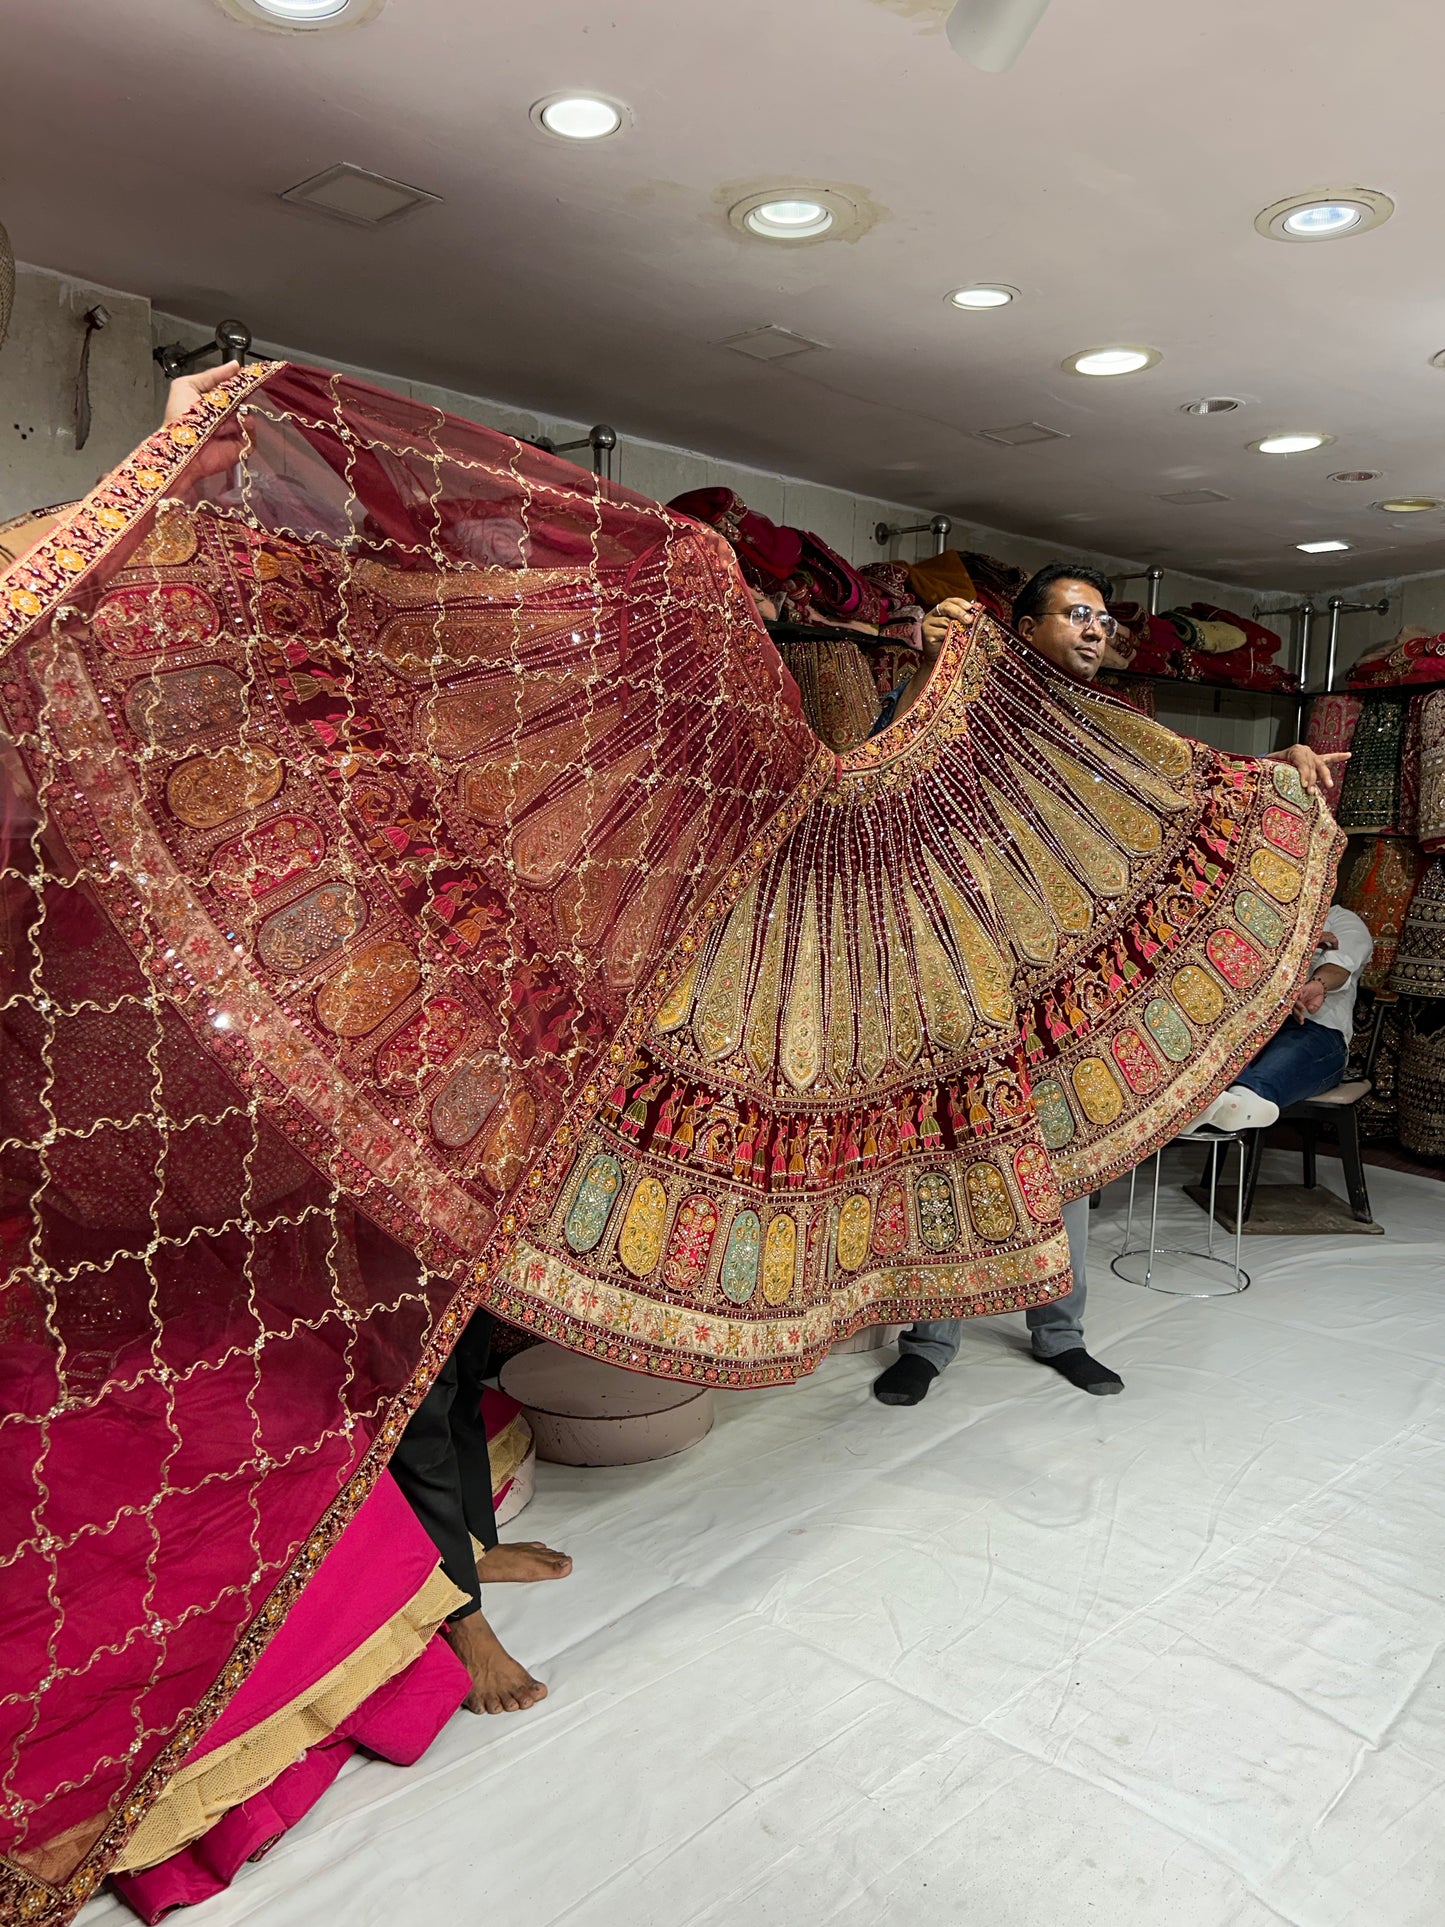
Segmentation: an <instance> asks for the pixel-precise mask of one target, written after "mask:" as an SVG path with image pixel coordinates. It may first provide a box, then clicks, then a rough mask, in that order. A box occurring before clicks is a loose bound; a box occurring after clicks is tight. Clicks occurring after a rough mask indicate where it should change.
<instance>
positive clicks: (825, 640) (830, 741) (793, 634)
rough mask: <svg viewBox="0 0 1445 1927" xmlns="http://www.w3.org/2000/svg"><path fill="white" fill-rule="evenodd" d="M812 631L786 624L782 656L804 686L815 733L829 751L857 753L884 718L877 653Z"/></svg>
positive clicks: (801, 693)
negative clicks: (875, 660) (876, 669)
mask: <svg viewBox="0 0 1445 1927" xmlns="http://www.w3.org/2000/svg"><path fill="white" fill-rule="evenodd" d="M808 626H810V625H805V624H802V623H797V624H793V623H789V624H785V625H780V626H779V629H778V631H777V632H776V633H775V636H774V640H775V641H776V643H777V648H778V654H779V655H780V656H781V657H782V659H783V661H784V663H785V664H786V666H787V668H788V671H789V673H790V674H791V676H792V678H793V680H794V681H795V682H796V683H797V685H798V694H799V696H800V697H801V699H802V704H803V714H804V716H806V717H807V719H808V722H809V724H810V726H811V727H812V729H813V730H814V731H815V732H816V733H817V734H818V735H819V736H821V737H822V739H823V741H824V742H825V743H826V744H827V745H828V747H829V749H836V750H844V749H852V748H854V747H855V746H856V745H857V744H858V743H861V742H864V741H866V740H867V738H868V736H869V734H870V733H871V731H872V728H873V724H874V722H875V720H876V719H877V716H878V706H879V700H880V691H879V688H878V681H877V679H876V677H875V675H874V672H873V668H872V666H871V663H870V659H869V658H870V656H871V654H872V652H871V651H869V652H868V653H866V654H865V652H864V650H863V649H862V648H861V647H860V646H859V644H858V643H856V642H854V641H853V640H852V639H851V638H850V637H848V636H842V635H838V634H836V633H834V632H829V631H824V632H823V633H822V634H821V635H817V636H810V635H809V634H807V628H808ZM914 661H915V663H916V662H917V657H916V656H915V657H914ZM910 673H911V672H910ZM890 687H892V685H890Z"/></svg>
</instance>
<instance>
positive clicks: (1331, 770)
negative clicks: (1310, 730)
mask: <svg viewBox="0 0 1445 1927" xmlns="http://www.w3.org/2000/svg"><path fill="white" fill-rule="evenodd" d="M1265 760H1266V761H1267V762H1271V763H1288V764H1289V765H1290V766H1291V767H1292V768H1293V769H1297V770H1298V771H1299V774H1300V781H1301V782H1302V783H1303V784H1304V786H1305V788H1306V789H1307V790H1308V791H1309V792H1310V794H1311V796H1319V797H1322V798H1324V800H1325V801H1326V802H1328V801H1329V796H1330V792H1331V790H1333V789H1334V788H1335V786H1336V785H1337V784H1338V783H1339V780H1340V778H1341V777H1342V776H1343V775H1344V773H1345V769H1344V766H1345V764H1346V763H1348V762H1349V760H1350V752H1349V751H1348V750H1347V749H1339V750H1331V751H1330V753H1329V755H1327V756H1321V755H1320V754H1319V752H1318V751H1317V750H1313V749H1311V748H1310V746H1309V744H1308V743H1292V744H1291V745H1290V747H1289V748H1288V749H1282V750H1280V751H1279V753H1278V754H1277V755H1275V756H1271V757H1267V758H1266V759H1265Z"/></svg>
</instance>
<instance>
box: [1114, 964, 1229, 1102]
mask: <svg viewBox="0 0 1445 1927" xmlns="http://www.w3.org/2000/svg"><path fill="white" fill-rule="evenodd" d="M1181 974H1182V973H1181ZM1205 982H1206V984H1208V979H1207V978H1206V979H1205ZM1209 988H1210V989H1213V988H1214V986H1213V985H1209ZM1178 994H1179V987H1178V979H1177V978H1176V979H1175V995H1176V996H1177V995H1178ZM1180 1001H1181V1002H1182V1001H1183V999H1182V998H1181V999H1180ZM1144 1027H1145V1029H1146V1030H1147V1031H1148V1032H1149V1035H1150V1036H1151V1037H1152V1038H1153V1039H1154V1041H1155V1043H1156V1044H1157V1045H1158V1046H1159V1048H1160V1050H1162V1051H1163V1053H1164V1055H1165V1056H1166V1057H1167V1058H1168V1059H1169V1061H1170V1063H1171V1064H1182V1063H1183V1062H1184V1060H1185V1059H1186V1058H1187V1057H1188V1056H1189V1054H1190V1052H1191V1051H1192V1050H1193V1049H1194V1039H1193V1037H1192V1036H1191V1035H1190V1031H1189V1026H1188V1024H1186V1023H1185V1021H1184V1019H1183V1018H1182V1017H1181V1016H1180V1015H1179V1012H1178V1011H1177V1010H1176V1009H1175V1008H1174V1006H1173V1004H1171V1003H1170V1001H1169V999H1168V998H1167V997H1151V998H1150V1000H1149V1002H1148V1003H1147V1004H1146V1005H1145V1006H1144ZM1125 1075H1126V1076H1127V1075H1128V1073H1127V1071H1126V1073H1125Z"/></svg>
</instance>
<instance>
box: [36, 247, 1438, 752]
mask: <svg viewBox="0 0 1445 1927" xmlns="http://www.w3.org/2000/svg"><path fill="white" fill-rule="evenodd" d="M97 302H100V303H102V304H103V305H104V306H105V308H106V309H107V310H108V312H109V314H110V322H109V325H108V326H107V327H106V328H105V329H103V330H102V331H101V332H100V333H99V334H97V335H96V336H95V338H94V340H93V343H92V348H91V368H90V392H91V401H92V410H93V426H92V430H91V434H90V439H89V441H88V443H87V445H86V447H85V448H84V449H82V450H77V449H76V447H75V434H74V393H75V375H76V367H77V364H78V361H79V355H80V345H81V341H82V339H83V335H84V326H83V317H84V315H85V312H86V310H87V309H88V308H90V307H92V306H94V305H95V304H96V303H97ZM208 335H209V330H207V329H206V328H204V327H200V326H198V325H197V324H195V323H193V322H189V321H185V320H183V319H180V318H179V317H177V316H174V315H168V314H165V313H164V312H162V311H160V310H154V311H153V310H152V307H151V304H150V302H149V301H148V300H147V299H146V298H145V297H144V296H142V295H137V294H131V293H127V292H124V291H120V290H116V289H109V288H100V287H97V286H95V285H93V284H91V283H88V282H86V281H83V280H80V279H77V278H73V277H68V276H64V275H59V274H54V273H51V272H50V271H48V270H45V269H39V268H33V267H29V266H26V265H23V264H22V265H20V266H18V268H17V276H16V301H15V310H14V315H13V318H12V321H11V327H10V333H9V336H8V338H7V339H6V341H5V343H4V345H3V347H0V443H3V445H4V448H5V460H4V462H3V464H0V518H3V517H4V516H6V515H12V514H18V513H19V512H20V511H22V510H23V509H27V508H31V507H37V506H40V505H43V504H46V503H50V502H56V501H64V500H67V499H70V498H72V497H74V496H77V495H80V494H83V493H84V492H85V491H86V490H87V489H89V488H90V487H92V486H93V485H94V483H95V482H96V480H97V479H98V478H99V477H100V476H101V475H102V474H103V473H104V472H105V471H106V470H107V469H108V468H109V467H111V466H112V465H113V464H114V463H115V462H117V461H119V460H120V459H121V458H122V457H123V456H124V455H126V454H127V453H128V452H129V451H130V450H131V449H132V448H133V447H134V446H135V445H136V443H137V442H139V441H140V440H142V439H143V437H144V436H145V435H147V434H148V433H149V432H150V431H151V429H152V428H153V427H154V426H155V424H156V422H157V421H158V420H159V418H160V410H161V406H162V402H163V397H164V388H165V383H164V379H163V377H162V376H161V374H160V371H159V369H158V368H157V367H156V365H155V363H154V362H153V360H152V359H151V349H152V347H153V345H155V344H156V343H158V342H161V341H176V340H179V341H182V342H184V343H185V344H186V345H187V346H192V345H197V344H199V343H200V342H201V341H203V340H205V339H207V338H208ZM256 348H257V352H258V353H264V354H266V355H276V356H281V357H287V358H292V359H296V360H300V361H306V362H311V363H322V364H324V365H327V366H334V367H337V368H340V369H342V370H343V371H344V372H347V373H351V374H355V375H358V376H360V377H361V378H363V379H365V380H368V381H373V382H376V383H377V384H378V385H379V386H381V387H385V388H390V389H393V390H396V391H398V392H400V393H403V394H408V395H411V396H412V397H413V398H415V399H416V400H418V401H424V402H429V403H431V404H433V405H434V406H436V407H438V408H442V409H445V410H447V411H448V412H449V413H452V414H457V415H460V416H463V417H464V418H466V419H468V420H472V421H477V422H482V423H484V424H486V425H487V426H488V427H493V428H497V429H501V430H503V431H505V432H506V433H508V434H514V435H524V436H536V435H550V436H551V437H552V438H553V439H554V440H556V441H569V440H573V439H575V438H576V437H578V436H580V435H583V434H585V433H586V431H587V429H588V427H590V425H591V424H590V422H576V421H570V420H563V419H560V418H558V417H556V416H552V415H548V414H546V413H544V412H540V411H537V410H531V409H527V408H524V407H519V406H517V405H515V404H513V403H508V402H501V401H496V400H493V399H490V398H487V397H484V396H479V395H472V394H466V393H463V392H461V391H458V390H455V389H449V388H439V387H436V386H434V385H432V384H430V383H427V382H421V381H414V380H412V379H411V378H410V377H409V376H408V375H407V373H406V371H405V370H404V369H392V370H377V369H366V368H356V367H353V366H351V365H349V364H346V363H340V362H335V361H333V360H332V359H331V358H330V357H328V356H327V355H326V354H325V352H324V349H321V348H317V347H312V348H309V349H302V350H296V349H293V348H290V347H289V346H287V345H285V344H279V343H273V342H268V341H264V340H258V342H257V344H256ZM593 420H606V421H612V422H613V425H614V426H615V427H616V428H617V430H618V435H619V443H618V447H617V450H616V452H615V454H614V458H613V474H614V476H615V478H616V479H617V480H618V481H620V482H622V483H623V484H624V485H625V486H627V487H628V488H632V489H636V490H637V491H638V492H639V493H641V494H644V495H649V496H652V497H654V498H655V499H657V500H659V501H666V500H668V499H669V497H671V496H674V495H677V494H680V493H681V492H682V491H683V490H684V489H689V488H699V487H704V486H710V485H723V486H726V487H729V488H733V489H736V490H737V492H738V494H739V495H741V496H742V497H743V499H744V500H745V501H746V502H747V503H748V505H749V507H751V508H754V509H756V510H758V511H759V512H760V513H762V514H764V515H767V516H769V517H771V518H772V519H773V520H774V521H779V522H787V523H792V524H794V525H796V526H800V527H803V528H808V529H812V530H813V531H815V532H816V533H817V534H818V535H820V536H821V537H822V538H823V540H824V541H825V542H828V543H829V544H831V546H832V547H834V548H835V549H837V550H838V551H839V552H840V553H841V554H842V555H844V556H846V557H847V558H848V559H849V560H850V561H852V562H854V563H855V564H856V563H863V562H866V561H870V560H873V559H875V558H878V557H880V556H884V555H890V554H900V555H902V556H903V557H904V558H905V559H907V560H912V559H914V558H915V557H917V556H922V555H926V554H929V553H930V552H931V550H932V541H931V538H930V537H928V536H927V535H924V536H914V537H907V538H904V539H903V540H902V541H901V542H894V543H892V544H890V545H889V547H888V548H886V549H885V548H881V547H880V546H879V545H878V543H877V542H876V541H875V539H874V533H873V531H874V525H875V524H876V523H878V522H880V521H886V522H895V523H897V522H903V523H908V522H918V521H923V522H926V521H927V520H928V519H929V516H930V513H931V511H930V510H929V509H927V508H920V507H918V506H917V505H914V504H910V503H906V502H897V501H889V500H884V499H881V498H877V497H872V496H860V495H854V494H850V493H848V492H847V491H845V490H842V489H836V488H828V487H825V486H823V485H822V484H820V483H816V482H810V481H807V480H804V479H801V478H799V477H796V476H790V475H782V474H777V473H774V472H771V471H766V470H762V469H756V468H751V467H748V466H746V465H744V464H741V463H737V462H730V461H725V460H722V459H720V458H718V457H716V456H712V455H709V454H707V453H705V452H703V451H699V450H694V449H684V448H676V447H669V446H666V445H664V444H661V443H658V442H653V441H648V440H643V439H640V438H637V437H633V436H630V435H629V434H628V433H627V424H626V421H625V419H624V420H617V419H615V411H614V410H612V409H611V408H609V406H608V397H607V393H606V388H605V383H603V384H599V392H598V396H597V409H596V413H595V415H594V417H593ZM584 453H585V451H584ZM805 461H806V451H804V450H800V451H799V465H800V466H803V465H804V463H805ZM950 540H951V543H952V545H953V546H954V547H958V548H964V549H979V550H982V551H984V552H986V553H988V554H991V555H995V556H998V557H999V558H1000V559H1002V560H1003V561H1006V562H1012V563H1014V564H1016V565H1017V566H1019V567H1021V568H1025V569H1032V568H1037V567H1039V566H1040V565H1041V564H1043V563H1044V562H1047V561H1051V560H1053V559H1054V558H1055V557H1056V556H1057V555H1058V554H1059V553H1060V548H1059V545H1058V544H1056V543H1051V542H1046V541H1040V540H1037V539H1035V538H1033V537H1029V536H1023V535H1014V534H1010V533H1009V532H1007V531H1005V530H1001V529H996V528H992V527H989V526H987V525H985V524H980V523H964V522H961V521H958V520H955V523H954V530H953V535H952V537H951V538H950ZM1072 553H1073V554H1074V555H1076V556H1077V558H1078V559H1079V560H1080V561H1086V562H1092V563H1094V564H1096V565H1097V566H1099V567H1102V568H1103V569H1105V570H1106V571H1108V572H1109V573H1110V574H1111V575H1114V576H1116V577H1117V576H1120V575H1123V574H1127V573H1129V572H1131V571H1133V570H1135V569H1138V568H1139V567H1141V566H1142V565H1141V564H1140V563H1139V562H1138V561H1137V560H1135V559H1133V558H1130V557H1126V556H1118V555H1104V554H1099V553H1097V552H1094V551H1091V550H1075V551H1072ZM1427 583H1428V584H1429V585H1430V587H1429V588H1426V587H1425V586H1424V585H1425V584H1427ZM1143 587H1144V585H1143V584H1142V583H1138V584H1134V585H1132V589H1126V590H1125V593H1131V592H1134V593H1141V594H1142V591H1143ZM1409 587H1410V595H1409V596H1407V597H1406V600H1407V601H1409V600H1410V599H1411V597H1413V600H1414V602H1416V603H1418V605H1419V607H1420V609H1421V610H1422V611H1423V610H1426V609H1427V608H1430V607H1435V606H1438V608H1439V613H1438V614H1437V615H1436V617H1435V619H1434V622H1433V625H1432V626H1434V627H1437V628H1445V577H1430V578H1420V579H1419V580H1418V583H1417V584H1414V585H1409ZM1352 593H1353V592H1352ZM1374 593H1375V594H1378V593H1379V591H1378V590H1377V591H1375V592H1374ZM1432 596H1433V598H1434V601H1433V603H1432V601H1431V597H1432ZM1294 599H1295V598H1294V597H1292V596H1290V595H1289V594H1288V593H1287V592H1284V591H1280V590H1271V589H1268V588H1256V589H1253V590H1251V589H1241V588H1240V587H1239V586H1238V585H1226V584H1222V583H1219V582H1215V581H1212V580H1210V579H1209V578H1207V577H1203V576H1191V575H1185V574H1183V573H1176V572H1173V571H1170V572H1169V573H1167V574H1166V577H1165V580H1164V582H1163V584H1162V602H1161V606H1162V607H1164V608H1169V607H1171V606H1173V605H1176V604H1180V603H1187V602H1192V601H1196V600H1200V601H1206V602H1211V603H1220V604H1222V605H1224V606H1226V607H1233V608H1242V609H1244V610H1245V611H1246V612H1248V610H1249V609H1251V608H1252V607H1254V606H1255V605H1256V604H1257V603H1261V602H1262V603H1265V604H1266V605H1268V604H1270V603H1282V602H1287V601H1290V600H1294ZM1361 599H1362V598H1361ZM1411 619H1416V618H1415V617H1413V616H1412V617H1411ZM1366 620H1367V619H1365V618H1346V622H1347V623H1348V624H1350V625H1352V626H1350V627H1349V629H1348V630H1347V631H1346V632H1342V644H1344V642H1345V636H1346V634H1347V635H1348V646H1349V648H1350V649H1351V650H1352V652H1353V653H1358V651H1359V649H1361V648H1363V647H1365V645H1366V642H1367V641H1368V640H1369V639H1370V638H1371V637H1372V636H1373V634H1374V633H1375V632H1376V630H1375V629H1373V628H1366V627H1365V626H1364V625H1365V624H1366ZM1391 621H1393V622H1394V627H1391V626H1390V623H1391ZM1398 626H1399V623H1398V620H1397V619H1395V618H1394V617H1393V614H1392V617H1391V618H1387V619H1386V621H1385V627H1384V629H1383V631H1381V632H1382V633H1389V634H1393V633H1394V632H1395V628H1398ZM1316 633H1317V634H1318V633H1319V630H1318V628H1317V631H1316ZM1357 633H1358V640H1356V636H1357ZM1342 659H1345V660H1348V659H1353V658H1352V655H1351V656H1349V657H1345V656H1344V653H1343V648H1342ZM1158 695H1159V716H1160V720H1161V721H1164V722H1167V723H1169V724H1170V725H1171V726H1173V727H1176V728H1179V729H1182V730H1186V731H1188V732H1189V733H1191V734H1194V735H1198V736H1202V737H1204V738H1205V739H1206V740H1208V741H1211V742H1214V743H1217V744H1218V745H1219V746H1220V747H1221V748H1224V749H1231V750H1236V751H1240V752H1244V753H1254V754H1259V753H1260V752H1261V751H1263V750H1266V749H1270V748H1275V747H1278V746H1279V745H1280V744H1281V743H1282V742H1286V741H1289V740H1290V739H1291V736H1292V729H1291V727H1290V725H1292V723H1293V713H1292V711H1291V710H1290V709H1289V707H1288V705H1284V704H1274V705H1270V704H1269V703H1268V702H1266V701H1265V700H1264V699H1262V698H1260V697H1258V696H1254V695H1250V694H1248V693H1242V692H1235V691H1220V692H1215V691H1212V690H1209V691H1205V690H1199V689H1195V688H1191V687H1189V686H1187V685H1181V686H1179V687H1178V688H1177V689H1174V688H1169V687H1167V686H1163V687H1160V688H1159V691H1158Z"/></svg>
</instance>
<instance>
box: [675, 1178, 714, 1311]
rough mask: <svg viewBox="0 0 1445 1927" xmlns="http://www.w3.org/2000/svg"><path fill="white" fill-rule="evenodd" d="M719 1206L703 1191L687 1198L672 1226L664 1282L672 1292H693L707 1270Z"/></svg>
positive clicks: (679, 1208)
mask: <svg viewBox="0 0 1445 1927" xmlns="http://www.w3.org/2000/svg"><path fill="white" fill-rule="evenodd" d="M717 1215H718V1214H717V1206H716V1205H715V1204H714V1203H713V1201H712V1199H711V1198H709V1197H707V1196H706V1195H704V1194H702V1193H695V1194H694V1195H693V1196H692V1197H690V1198H684V1199H683V1201H682V1203H681V1205H680V1206H679V1207H678V1213H677V1221H676V1223H675V1224H674V1225H673V1227H672V1242H671V1244H670V1245H669V1246H668V1248H667V1262H666V1263H665V1264H664V1265H663V1267H662V1280H663V1283H664V1284H665V1285H666V1286H667V1287H668V1288H669V1290H671V1291H691V1290H694V1289H695V1288H696V1286H697V1283H698V1281H699V1279H700V1278H701V1277H702V1276H703V1274H704V1273H705V1272H706V1270H707V1261H708V1254H709V1253H710V1252H711V1250H712V1241H713V1238H714V1236H715V1235H716V1232H717Z"/></svg>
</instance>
